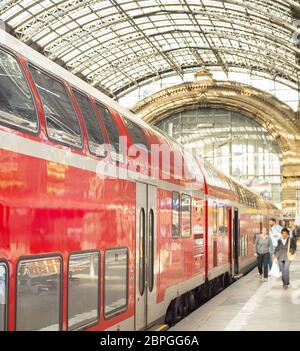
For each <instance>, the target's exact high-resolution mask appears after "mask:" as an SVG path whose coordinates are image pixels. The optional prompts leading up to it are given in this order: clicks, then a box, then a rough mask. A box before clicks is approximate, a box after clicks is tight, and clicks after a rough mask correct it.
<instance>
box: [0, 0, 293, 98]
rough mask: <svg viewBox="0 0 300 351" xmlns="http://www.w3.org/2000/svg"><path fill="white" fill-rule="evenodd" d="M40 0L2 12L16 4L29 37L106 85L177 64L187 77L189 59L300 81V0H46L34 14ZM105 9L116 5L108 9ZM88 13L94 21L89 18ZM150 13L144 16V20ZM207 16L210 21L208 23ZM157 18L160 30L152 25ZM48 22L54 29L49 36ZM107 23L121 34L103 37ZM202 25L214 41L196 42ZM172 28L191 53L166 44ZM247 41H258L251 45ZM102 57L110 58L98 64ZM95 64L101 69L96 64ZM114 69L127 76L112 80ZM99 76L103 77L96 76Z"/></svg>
mask: <svg viewBox="0 0 300 351" xmlns="http://www.w3.org/2000/svg"><path fill="white" fill-rule="evenodd" d="M37 3H40V4H44V2H43V1H39V2H38V1H37V2H34V1H33V2H31V3H30V2H29V1H26V0H6V1H3V3H2V4H1V5H0V15H4V18H5V13H6V12H7V11H9V10H10V15H8V16H7V18H6V21H7V22H8V25H10V21H13V20H15V21H14V22H13V23H16V24H15V27H13V29H14V30H15V32H16V33H17V34H18V37H19V38H20V39H21V40H23V41H26V42H29V43H31V42H32V43H33V44H34V43H37V44H38V45H40V42H39V41H40V40H42V42H43V44H42V45H41V46H42V49H43V51H44V52H45V53H46V54H47V56H48V57H50V58H52V59H58V62H59V61H60V62H63V63H64V65H65V66H66V67H68V68H69V69H70V70H72V71H73V72H74V73H81V74H82V73H84V76H85V77H86V79H87V80H89V81H91V82H92V83H93V84H97V79H98V80H99V78H100V77H101V81H102V82H105V85H104V86H103V87H102V88H105V89H109V87H114V88H113V91H112V93H117V92H119V91H120V90H123V88H124V87H125V86H127V85H128V84H138V81H139V82H140V81H144V80H146V79H147V77H148V76H149V75H156V76H157V75H160V74H161V73H162V72H166V71H169V70H173V71H174V72H176V73H177V75H178V76H180V77H182V76H183V71H184V70H185V67H186V66H188V65H190V66H191V65H192V64H195V67H196V66H197V65H198V66H204V65H205V66H208V67H210V66H212V64H213V65H214V66H218V67H222V69H223V71H224V72H225V73H227V71H228V67H236V68H240V67H242V66H243V65H244V66H245V67H247V68H248V71H251V70H252V69H253V67H256V66H257V67H259V68H260V69H261V70H262V71H264V72H267V73H270V74H273V75H274V74H279V76H282V77H284V79H288V80H289V81H290V82H291V83H293V84H295V85H297V87H298V85H299V82H298V81H297V78H299V68H300V66H299V62H298V63H297V58H298V57H300V48H299V47H298V48H297V46H296V45H293V44H292V40H291V39H292V33H293V31H295V30H296V28H295V26H294V25H293V9H294V8H295V9H298V10H299V9H300V4H299V1H295V0H284V1H283V0H247V1H245V0H220V1H214V0H211V1H207V0H199V2H198V3H195V2H194V1H189V0H178V1H175V0H174V2H173V3H172V2H171V1H170V2H168V3H164V2H163V1H161V0H152V3H151V1H147V2H145V3H144V2H143V1H139V0H137V1H135V2H134V3H135V8H136V9H133V7H132V6H130V4H131V3H132V1H129V0H128V1H126V0H121V1H115V0H104V1H101V2H100V0H59V1H57V0H56V1H54V0H49V1H48V2H45V4H46V5H45V6H44V9H43V8H40V9H39V10H37V12H36V13H34V14H31V13H30V10H31V8H32V7H33V5H35V4H37ZM97 4H99V6H97ZM16 5H19V7H18V8H19V10H18V11H15V12H13V11H12V9H14V7H15V6H16ZM127 6H129V7H127ZM16 8H17V7H16ZM127 8H129V10H128V11H127V10H126V9H127ZM83 9H86V11H83ZM95 9H96V10H95ZM103 9H105V10H107V11H108V13H105V14H104V15H101V13H100V12H101V10H103ZM94 10H95V11H96V12H95V13H96V15H97V16H98V18H95V19H93V18H92V17H91V16H92V13H93V11H94ZM81 11H82V12H81ZM134 11H135V12H134ZM21 12H22V13H26V15H25V16H24V17H22V18H21V17H20V21H19V22H18V16H19V15H20V13H21ZM77 13H78V15H77ZM179 14H180V15H183V16H184V15H185V16H186V18H185V24H184V27H185V28H188V29H189V30H181V28H180V26H181V23H183V22H180V20H177V17H176V16H178V15H179ZM72 15H74V18H73V19H72V18H71V17H72ZM76 15H77V16H76ZM158 15H164V18H163V19H162V21H155V20H154V19H155V16H158ZM89 17H90V18H91V19H89ZM84 18H86V19H87V20H88V21H87V22H86V21H84ZM143 18H144V21H143V20H141V19H143ZM81 20H82V22H80V21H81ZM204 20H206V22H207V23H206V24H205V25H202V23H203V21H204ZM163 21H164V22H163ZM201 21H202V22H201ZM154 22H155V25H156V33H152V32H150V29H149V28H148V27H149V26H151V25H153V23H154ZM220 22H222V23H223V24H224V29H222V28H221V27H220ZM80 23H83V24H82V25H81V24H80ZM71 24H72V26H71V27H68V25H71ZM142 24H144V25H143V26H142ZM147 24H148V27H147ZM225 24H226V25H225ZM192 26H194V29H193V30H192ZM45 27H47V28H48V31H49V33H48V34H47V35H46V36H45V37H43V35H44V33H45V32H44V28H45ZM120 28H121V29H122V30H123V32H122V31H120ZM145 28H146V29H145ZM105 29H107V30H110V31H111V32H114V33H115V36H116V37H117V39H113V40H112V39H111V37H108V36H107V37H106V38H105V37H104V38H101V37H100V35H101V34H102V33H103V30H105ZM150 33H151V34H150ZM195 33H196V34H197V35H198V38H199V41H200V40H201V43H202V42H205V43H206V45H207V47H206V46H205V47H202V46H201V45H198V46H197V45H196V43H195V40H196V39H194V38H193V35H195ZM166 35H171V37H172V38H173V39H174V42H175V44H174V45H177V46H178V48H176V50H181V52H182V53H183V55H184V57H183V58H182V57H179V56H176V55H175V54H174V52H175V51H176V50H165V48H163V47H162V45H163V40H165V38H164V36H166ZM130 37H132V38H130ZM188 39H189V40H188ZM224 40H225V41H224ZM247 41H248V42H247ZM133 42H134V44H135V45H133ZM218 43H220V44H218ZM224 43H225V44H224ZM246 44H249V45H250V46H251V48H249V49H247V45H246ZM89 46H90V49H88V47H89ZM235 46H236V47H235ZM258 49H260V50H261V51H262V52H263V53H264V55H262V53H261V52H259V50H258ZM112 52H113V53H112ZM75 53H76V57H75ZM78 53H79V54H78ZM111 53H112V54H111ZM250 53H252V56H250ZM232 54H234V55H236V58H235V59H234V60H231V58H230V55H232ZM207 55H214V59H213V60H211V61H210V60H208V57H211V56H207ZM99 58H100V59H101V60H103V62H104V64H103V66H100V64H98V67H97V60H98V61H99ZM155 59H159V64H158V65H155V64H154V63H155V62H154V61H155ZM99 62H100V61H99ZM105 62H106V63H105ZM137 62H139V63H140V67H139V69H138V70H136V71H135V73H136V74H135V75H134V77H135V78H133V74H132V73H133V72H132V70H130V67H131V66H134V65H135V64H136V63H137ZM92 65H94V66H93V69H92V70H90V69H89V67H91V66H92ZM110 67H111V70H109V68H110ZM101 70H104V71H103V74H99V71H100V73H101ZM111 72H114V75H119V77H118V79H117V78H116V79H111V82H110V79H109V78H112V77H110V74H111ZM294 72H295V73H294ZM92 77H95V80H94V81H93V79H92V80H91V78H92ZM128 82H130V83H128ZM298 88H299V87H298Z"/></svg>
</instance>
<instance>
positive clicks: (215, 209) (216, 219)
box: [212, 202, 218, 234]
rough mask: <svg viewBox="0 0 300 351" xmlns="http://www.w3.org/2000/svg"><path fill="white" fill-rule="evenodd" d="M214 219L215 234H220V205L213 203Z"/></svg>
mask: <svg viewBox="0 0 300 351" xmlns="http://www.w3.org/2000/svg"><path fill="white" fill-rule="evenodd" d="M212 219H213V233H214V234H217V233H218V205H217V203H216V202H213V205H212Z"/></svg>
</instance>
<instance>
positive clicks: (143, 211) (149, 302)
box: [135, 183, 156, 330]
mask: <svg viewBox="0 0 300 351" xmlns="http://www.w3.org/2000/svg"><path fill="white" fill-rule="evenodd" d="M155 262H156V188H155V187H154V186H150V185H146V184H141V183H137V185H136V280H135V281H136V284H135V330H141V329H146V328H147V326H148V325H149V323H151V321H153V320H154V318H155V296H156V279H155Z"/></svg>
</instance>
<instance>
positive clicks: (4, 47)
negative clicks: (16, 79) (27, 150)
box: [0, 44, 41, 136]
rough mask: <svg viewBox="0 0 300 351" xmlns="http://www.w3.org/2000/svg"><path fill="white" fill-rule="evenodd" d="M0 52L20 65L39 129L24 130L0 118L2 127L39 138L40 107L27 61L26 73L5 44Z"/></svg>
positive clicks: (0, 46)
mask: <svg viewBox="0 0 300 351" xmlns="http://www.w3.org/2000/svg"><path fill="white" fill-rule="evenodd" d="M0 50H3V51H4V52H6V53H7V54H8V55H11V56H12V57H13V58H14V59H15V60H16V62H17V63H18V66H19V67H20V71H21V72H22V74H23V77H24V79H25V81H26V83H27V85H28V88H29V92H30V95H31V97H32V101H33V104H34V110H35V114H36V120H37V129H36V130H32V129H28V128H24V127H21V126H18V125H14V124H11V123H9V122H5V121H3V120H2V118H0V125H3V126H5V127H7V128H12V129H14V130H17V131H21V132H26V133H28V134H30V135H33V136H37V135H39V134H40V131H41V123H40V116H39V112H38V107H37V103H36V97H35V94H34V91H33V89H32V87H31V82H30V80H29V79H28V75H29V76H30V79H32V77H31V74H30V72H29V70H28V67H27V61H25V62H26V63H25V65H26V69H27V72H26V70H25V69H24V66H23V64H22V61H20V59H19V57H18V56H17V54H16V53H15V52H13V51H12V50H10V49H8V48H7V47H6V46H5V45H3V44H1V45H0ZM33 83H34V82H33Z"/></svg>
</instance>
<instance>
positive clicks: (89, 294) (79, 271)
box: [68, 252, 100, 330]
mask: <svg viewBox="0 0 300 351" xmlns="http://www.w3.org/2000/svg"><path fill="white" fill-rule="evenodd" d="M99 262H100V260H99V253H97V252H89V253H83V254H72V255H71V256H70V259H69V274H68V328H69V330H74V329H79V328H82V327H83V326H87V325H89V324H92V323H94V322H97V321H98V319H99Z"/></svg>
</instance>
